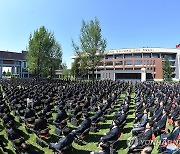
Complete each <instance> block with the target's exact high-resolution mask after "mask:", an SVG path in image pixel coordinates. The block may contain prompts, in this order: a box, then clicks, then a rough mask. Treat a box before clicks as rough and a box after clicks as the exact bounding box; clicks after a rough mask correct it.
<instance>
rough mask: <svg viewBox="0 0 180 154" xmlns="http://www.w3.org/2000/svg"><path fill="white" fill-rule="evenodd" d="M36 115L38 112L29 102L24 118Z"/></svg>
mask: <svg viewBox="0 0 180 154" xmlns="http://www.w3.org/2000/svg"><path fill="white" fill-rule="evenodd" d="M35 116H36V113H35V110H34V109H32V107H31V105H30V104H29V105H28V107H27V109H26V110H25V113H24V119H25V120H26V119H28V118H32V117H35Z"/></svg>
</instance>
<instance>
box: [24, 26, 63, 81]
mask: <svg viewBox="0 0 180 154" xmlns="http://www.w3.org/2000/svg"><path fill="white" fill-rule="evenodd" d="M28 50H29V52H28V55H27V62H28V69H29V71H30V72H31V73H32V74H35V75H36V76H37V78H39V76H40V74H42V75H43V74H46V75H47V72H48V74H49V75H50V76H51V77H52V74H53V72H54V71H55V69H58V68H59V67H60V65H61V63H62V51H61V46H60V44H59V43H58V42H57V41H56V40H55V37H54V34H53V33H51V32H49V31H48V30H47V29H46V28H45V27H44V26H42V27H40V28H39V29H37V30H36V31H34V33H33V35H32V34H30V38H29V45H28Z"/></svg>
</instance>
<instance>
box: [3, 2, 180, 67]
mask: <svg viewBox="0 0 180 154" xmlns="http://www.w3.org/2000/svg"><path fill="white" fill-rule="evenodd" d="M179 15H180V0H0V51H7V50H8V51H14V52H21V51H22V50H26V49H27V47H28V39H29V36H30V33H33V32H34V30H36V29H38V28H40V27H41V26H45V27H46V28H47V29H48V30H49V31H51V32H53V33H54V35H55V38H56V40H57V41H58V42H59V43H60V44H61V47H62V52H63V62H66V63H67V66H68V68H70V67H71V62H72V59H71V56H72V55H73V54H74V51H73V47H72V43H71V40H72V39H73V40H74V41H75V43H76V44H78V45H79V34H80V29H81V25H82V19H84V20H85V21H87V22H88V21H90V20H93V19H94V18H95V17H97V18H98V20H99V21H100V26H101V29H102V36H103V38H105V39H106V40H107V47H106V49H107V50H109V49H120V48H138V47H164V48H175V46H176V44H178V43H180V16H179Z"/></svg>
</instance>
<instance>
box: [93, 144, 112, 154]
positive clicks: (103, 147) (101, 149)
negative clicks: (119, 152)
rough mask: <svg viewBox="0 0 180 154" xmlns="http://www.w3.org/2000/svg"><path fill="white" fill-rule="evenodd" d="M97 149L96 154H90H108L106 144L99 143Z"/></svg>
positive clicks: (94, 153)
mask: <svg viewBox="0 0 180 154" xmlns="http://www.w3.org/2000/svg"><path fill="white" fill-rule="evenodd" d="M98 148H99V151H98V152H91V153H90V154H110V145H109V143H108V142H101V143H99V145H98Z"/></svg>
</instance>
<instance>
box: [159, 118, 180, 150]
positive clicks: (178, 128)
mask: <svg viewBox="0 0 180 154" xmlns="http://www.w3.org/2000/svg"><path fill="white" fill-rule="evenodd" d="M179 134H180V120H178V121H175V127H174V129H173V130H172V131H171V133H170V134H168V133H164V134H161V137H160V140H161V143H165V142H166V141H167V142H168V143H174V142H178V136H179ZM163 149H164V148H163V146H162V145H161V144H160V145H159V147H158V150H159V152H160V153H161V152H163Z"/></svg>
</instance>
